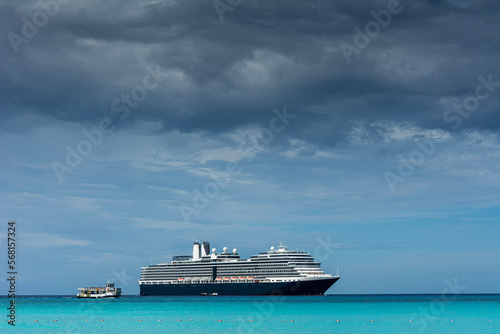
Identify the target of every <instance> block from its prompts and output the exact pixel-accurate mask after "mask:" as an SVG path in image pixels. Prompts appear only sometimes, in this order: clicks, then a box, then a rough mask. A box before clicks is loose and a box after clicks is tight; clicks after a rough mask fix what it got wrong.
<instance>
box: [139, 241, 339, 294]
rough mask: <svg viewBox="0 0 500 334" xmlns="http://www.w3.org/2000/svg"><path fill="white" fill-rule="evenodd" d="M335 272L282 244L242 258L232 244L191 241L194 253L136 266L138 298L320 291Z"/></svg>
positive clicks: (331, 281)
mask: <svg viewBox="0 0 500 334" xmlns="http://www.w3.org/2000/svg"><path fill="white" fill-rule="evenodd" d="M339 278H340V276H339V275H338V273H337V274H336V275H330V274H325V273H324V272H323V271H322V270H321V264H320V263H319V262H316V261H315V260H314V259H313V257H312V256H311V255H310V254H309V253H307V252H299V251H294V250H288V249H287V248H286V247H285V246H284V245H283V244H281V243H280V246H279V247H278V248H277V249H275V248H274V247H271V249H270V250H269V251H267V252H261V253H259V254H258V255H252V256H251V258H250V259H241V258H240V255H239V254H238V250H237V249H236V248H235V249H233V251H232V252H228V249H227V247H224V248H223V251H222V253H217V251H216V249H215V248H213V249H212V252H211V253H210V244H209V243H208V242H206V241H205V242H203V243H202V244H200V243H198V242H195V243H194V245H193V256H190V255H181V256H174V257H173V258H172V262H170V263H161V264H155V265H150V266H148V267H142V268H141V276H140V278H139V287H140V294H141V295H142V296H182V295H184V296H188V295H190V296H193V295H205V296H214V295H226V296H228V295H233V296H237V295H240V296H249V295H322V294H324V293H325V291H326V290H328V289H329V288H330V287H331V286H332V285H333V284H334V283H335V282H336V281H337V280H338V279H339Z"/></svg>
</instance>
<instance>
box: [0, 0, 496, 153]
mask: <svg viewBox="0 0 500 334" xmlns="http://www.w3.org/2000/svg"><path fill="white" fill-rule="evenodd" d="M401 5H402V6H403V10H402V11H401V13H399V14H397V15H393V16H392V19H391V21H390V23H389V24H388V26H387V27H382V28H381V31H380V34H378V35H377V36H375V37H373V38H372V39H371V41H370V44H369V45H368V46H366V47H365V48H361V49H360V52H359V54H353V55H352V57H351V62H350V63H349V62H348V61H346V58H345V57H344V55H343V53H342V50H341V48H340V45H341V43H342V42H346V43H349V44H350V45H355V44H354V40H353V39H354V37H355V34H356V33H355V31H354V30H353V28H354V27H359V28H360V29H364V27H365V24H366V23H368V22H369V21H373V20H374V18H373V16H372V15H371V14H370V11H372V10H375V11H376V12H378V11H380V10H383V9H386V8H387V6H388V1H370V2H368V1H326V0H317V1H314V0H312V1H294V2H290V1H250V0H244V1H243V2H242V3H241V4H240V5H238V6H236V7H234V9H233V11H226V12H225V13H224V15H223V16H224V21H223V22H221V21H220V20H219V16H218V15H217V12H216V10H215V9H214V7H213V3H212V2H210V1H159V2H151V3H148V2H142V3H138V2H136V1H106V2H105V3H102V2H97V1H86V2H70V3H68V4H66V5H61V6H60V10H59V12H58V13H57V15H55V16H54V17H51V18H50V19H49V22H48V24H47V25H46V26H44V27H41V28H40V29H39V32H38V34H37V35H36V36H35V37H33V38H32V39H29V42H28V43H27V44H23V45H20V46H19V49H20V50H19V53H17V54H16V53H15V52H13V49H12V46H11V43H10V42H9V40H8V38H7V34H8V33H9V32H13V33H16V34H18V35H21V28H22V26H23V21H22V18H23V17H27V18H28V19H30V20H31V17H32V15H33V13H35V12H36V11H38V10H39V3H38V2H35V1H33V2H23V4H17V3H16V4H9V5H2V8H1V10H0V15H1V20H2V22H3V23H1V30H2V35H3V36H4V38H3V39H2V42H1V47H2V59H3V61H2V63H1V64H0V69H1V70H0V71H1V75H2V76H1V77H2V79H1V83H0V88H1V91H2V94H1V95H0V103H1V105H2V109H4V111H5V110H7V111H8V112H13V111H16V110H18V111H19V110H26V109H32V110H36V111H37V112H39V113H42V114H45V115H50V116H52V117H55V118H60V119H64V120H68V121H74V122H83V121H92V122H95V121H97V120H99V119H101V118H102V117H103V116H104V115H106V114H109V113H110V105H111V102H112V101H113V100H114V99H116V98H119V97H120V94H122V93H130V90H131V89H132V88H133V87H134V86H136V85H138V84H140V83H141V82H142V79H143V77H144V76H145V75H146V74H147V72H146V70H145V68H146V66H147V65H148V64H151V65H153V66H155V65H159V66H160V67H161V69H162V71H163V72H164V73H169V74H165V77H164V79H165V81H164V82H163V83H162V84H161V85H160V86H159V87H158V88H157V89H155V90H154V91H151V92H149V93H148V97H147V98H146V99H145V100H144V101H143V102H141V103H140V106H139V107H138V108H137V109H134V110H132V111H131V114H130V117H129V118H128V119H127V122H123V124H122V126H127V125H128V126H133V124H134V122H135V121H138V120H141V119H147V120H153V121H160V122H162V125H163V130H171V129H179V130H181V131H206V132H208V133H212V132H221V131H227V130H232V129H235V128H238V127H241V126H245V125H247V124H255V123H257V124H262V125H266V123H267V122H268V121H269V119H270V117H271V116H272V114H271V109H272V107H281V106H283V105H288V108H289V110H290V112H293V113H295V114H297V115H298V116H299V117H298V118H297V119H300V122H295V123H293V124H292V125H291V126H290V129H289V130H287V131H289V132H287V133H288V134H290V135H292V136H294V137H298V138H302V139H306V140H311V141H314V142H316V143H323V144H326V145H335V144H336V143H338V142H339V141H343V140H344V139H345V137H346V136H347V135H348V133H349V131H350V128H351V127H352V126H353V125H354V124H356V123H357V122H365V123H367V124H370V123H373V122H377V121H396V122H408V123H413V124H415V125H417V126H420V127H425V128H445V129H446V130H452V128H451V126H450V124H449V123H446V122H445V121H444V120H443V113H444V112H445V111H446V109H447V108H450V107H451V105H452V104H453V103H456V102H458V103H460V102H461V101H462V100H463V99H464V98H465V97H467V96H469V95H471V94H473V93H474V88H475V87H476V86H477V84H478V79H477V78H478V76H483V77H487V76H488V75H489V74H492V76H493V79H494V81H500V65H499V62H498V59H499V51H498V50H499V49H498V44H499V43H498V42H499V38H498V36H499V32H500V31H499V30H500V29H499V24H498V23H497V22H500V17H499V16H500V15H499V13H500V11H499V9H500V5H499V4H498V3H497V2H495V1H482V2H477V1H474V2H468V1H437V0H435V1H411V2H410V1H401ZM497 89H498V90H499V92H500V87H497ZM499 92H495V93H494V94H492V96H491V97H490V98H489V99H488V100H487V101H484V102H481V105H480V106H479V108H478V110H477V112H476V113H477V117H471V118H470V119H468V120H467V122H463V124H462V125H461V127H460V130H463V129H466V128H469V127H475V128H479V129H481V128H488V129H493V130H498V128H499V127H500V118H499V117H497V116H496V115H497V110H498V106H499V105H498V96H499V95H498V93H499ZM447 101H448V102H447ZM475 116H476V115H475ZM368 128H369V127H368Z"/></svg>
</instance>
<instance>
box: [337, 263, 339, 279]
mask: <svg viewBox="0 0 500 334" xmlns="http://www.w3.org/2000/svg"><path fill="white" fill-rule="evenodd" d="M338 275H339V265H338V264H337V276H338Z"/></svg>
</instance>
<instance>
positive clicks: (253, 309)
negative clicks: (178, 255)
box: [0, 295, 500, 333]
mask: <svg viewBox="0 0 500 334" xmlns="http://www.w3.org/2000/svg"><path fill="white" fill-rule="evenodd" d="M0 300H1V303H2V305H5V307H3V308H2V309H3V310H4V314H5V315H6V314H7V310H6V307H7V306H8V303H9V300H8V299H7V298H6V297H3V298H2V299H0ZM16 305H17V307H16V327H15V329H14V328H12V326H9V325H8V324H7V322H6V321H5V322H4V324H2V328H3V329H2V330H1V332H2V333H4V332H8V331H9V330H10V332H12V333H284V332H288V333H314V332H316V333H319V332H321V333H325V332H326V333H500V295H446V296H442V295H332V296H294V297H222V296H211V297H209V296H205V297H203V296H197V297H139V296H125V297H123V298H121V299H107V300H81V299H76V298H74V297H61V296H48V297H41V296H33V297H18V298H17V299H16ZM5 315H4V319H6V317H5ZM35 320H37V321H36V322H35ZM54 320H57V321H54ZM139 320H142V321H139ZM159 320H160V321H159ZM179 320H180V321H179ZM219 320H221V321H219ZM292 320H293V321H292ZM337 320H339V321H338V322H337ZM372 320H373V322H372ZM410 320H411V321H410ZM5 329H6V330H5Z"/></svg>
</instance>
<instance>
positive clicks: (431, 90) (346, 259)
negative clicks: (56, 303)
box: [0, 0, 500, 295]
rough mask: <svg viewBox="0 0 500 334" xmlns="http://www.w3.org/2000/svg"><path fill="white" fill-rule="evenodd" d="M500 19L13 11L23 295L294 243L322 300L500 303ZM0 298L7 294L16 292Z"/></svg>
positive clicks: (274, 5)
mask: <svg viewBox="0 0 500 334" xmlns="http://www.w3.org/2000/svg"><path fill="white" fill-rule="evenodd" d="M499 22H500V3H499V2H498V1H496V0H495V1H494V0H482V1H479V0H478V1H465V0H460V1H459V0H448V1H442V0H413V1H410V0H401V1H400V2H398V1H396V0H388V1H386V0H384V1H378V0H377V1H357V0H353V1H329V0H310V1H266V0H262V1H257V0H232V1H226V0H215V1H184V0H183V1H180V0H179V1H176V0H172V1H168V0H163V1H161V0H154V1H136V0H134V1H132V0H109V1H105V2H102V1H96V0H87V1H69V0H44V1H31V0H26V1H22V2H21V1H20V2H13V1H5V0H0V57H1V58H0V59H1V61H0V157H1V160H0V171H1V173H0V222H2V225H3V227H1V228H0V244H1V246H0V248H1V249H3V250H2V252H1V253H2V254H4V255H1V256H3V257H4V260H5V261H3V260H2V261H0V262H2V268H3V271H4V272H7V269H8V268H7V266H6V262H7V261H6V258H7V253H6V252H7V251H6V249H7V246H6V242H7V227H8V226H7V223H8V222H9V221H15V223H16V270H17V272H18V281H17V290H18V291H17V292H18V294H25V295H28V294H68V295H72V294H75V293H76V289H77V288H78V287H83V286H89V285H94V286H96V285H102V284H103V283H104V281H105V279H106V278H109V279H111V280H113V281H115V282H116V284H117V286H120V287H121V288H122V290H123V292H124V293H125V294H138V293H139V286H138V282H137V280H138V278H139V275H140V268H141V267H142V266H147V265H149V264H156V263H164V262H168V261H170V259H171V257H172V256H173V255H183V254H190V253H191V252H192V244H193V242H195V241H199V242H201V241H205V240H206V241H209V242H210V243H211V247H215V248H217V249H218V250H222V247H224V246H227V247H228V248H229V249H232V248H237V249H238V251H239V253H240V254H241V256H242V257H249V256H251V255H253V254H256V253H258V252H261V251H266V250H268V249H269V247H270V246H277V245H278V243H279V242H280V241H281V242H283V243H285V244H286V245H287V246H288V247H289V248H290V249H299V250H306V251H309V252H310V253H311V254H312V255H313V256H314V257H315V258H316V259H317V260H318V261H320V262H321V263H322V268H323V269H324V271H325V272H327V273H332V274H334V273H336V271H337V268H338V270H339V274H340V275H341V277H342V278H341V279H340V280H339V281H338V282H337V283H336V284H335V285H334V286H333V287H332V288H331V289H330V290H328V293H333V294H335V293H338V294H341V293H345V294H350V293H441V292H442V291H444V290H446V289H448V291H450V290H449V289H450V286H453V287H454V290H453V289H452V290H453V291H458V292H460V293H480V292H489V293H500V287H499V285H498V279H499V277H500V243H499V242H498V240H500V215H499V213H500V207H499V206H500V197H499V188H500V172H499V171H500V150H499V149H500V117H499V115H498V111H499V107H500V99H499V97H500V61H499V60H500V47H499V45H500V44H499V42H500V37H499V36H500V24H499ZM0 288H1V289H2V291H3V292H1V293H0V294H4V293H5V294H6V292H7V289H8V287H7V283H6V281H5V280H4V281H2V283H1V284H0Z"/></svg>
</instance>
